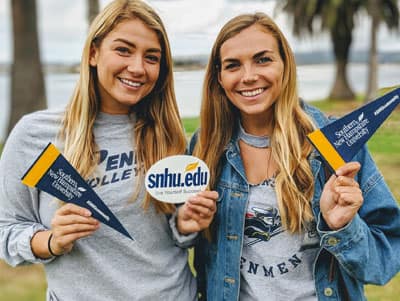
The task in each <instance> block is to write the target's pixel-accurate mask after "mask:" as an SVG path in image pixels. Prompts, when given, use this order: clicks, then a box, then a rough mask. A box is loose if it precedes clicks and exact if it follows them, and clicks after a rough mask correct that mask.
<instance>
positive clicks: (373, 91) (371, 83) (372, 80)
mask: <svg viewBox="0 0 400 301" xmlns="http://www.w3.org/2000/svg"><path fill="white" fill-rule="evenodd" d="M379 23H380V22H379V17H378V16H377V15H376V13H375V14H373V15H372V22H371V45H370V50H369V61H368V82H367V93H366V95H365V100H364V102H369V101H371V100H373V99H374V98H375V97H376V96H377V91H378V51H377V46H376V38H377V31H378V27H379Z"/></svg>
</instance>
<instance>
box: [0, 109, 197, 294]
mask: <svg viewBox="0 0 400 301" xmlns="http://www.w3.org/2000/svg"><path fill="white" fill-rule="evenodd" d="M61 116H62V112H61V111H50V110H46V111H40V112H36V113H33V114H30V115H27V116H25V117H23V118H22V119H21V121H20V122H19V123H18V124H17V125H16V127H15V128H14V130H13V131H12V133H11V134H10V136H9V137H8V140H7V142H6V145H5V147H4V150H3V153H2V156H1V159H0V257H1V258H2V259H4V260H5V261H6V262H7V263H8V264H10V265H12V266H16V265H20V264H27V263H44V266H45V270H46V275H47V282H48V291H47V300H62V301H64V300H71V301H72V300H73V301H76V300H104V301H105V300H107V301H110V300H146V301H147V300H184V301H186V300H195V299H196V297H195V293H196V284H195V280H194V278H193V276H192V274H191V272H190V269H189V266H188V264H187V250H185V249H183V248H181V247H178V245H179V246H183V245H185V243H188V242H190V241H191V240H192V239H193V235H192V236H190V237H184V236H180V235H179V234H178V233H177V231H176V227H175V225H174V220H175V219H174V218H171V219H169V220H168V218H167V217H166V215H164V214H157V213H156V212H155V209H154V207H153V206H151V207H150V208H149V209H148V210H147V211H144V210H143V208H142V207H141V204H142V199H143V195H144V192H143V191H142V192H141V195H140V198H139V199H138V200H136V201H133V202H132V201H131V200H130V198H131V196H132V193H133V190H134V187H135V181H136V177H135V173H136V164H135V162H134V160H133V158H134V155H133V146H132V145H133V143H134V142H133V135H132V129H133V121H132V120H131V118H130V117H129V116H127V115H126V116H124V115H108V114H104V113H100V114H99V116H98V118H97V120H96V123H95V129H94V135H95V139H96V143H97V145H98V146H99V149H100V154H101V159H100V163H99V165H98V166H97V170H96V172H95V173H94V174H93V176H92V177H90V178H89V179H87V181H88V183H89V184H90V185H91V186H92V188H93V189H94V190H95V191H96V193H97V194H98V195H99V196H100V198H101V199H102V200H103V201H104V202H105V203H106V204H107V205H108V207H109V208H110V209H111V211H112V212H113V213H114V214H115V216H116V217H117V218H118V219H119V220H120V222H121V223H122V224H123V225H124V227H125V228H126V229H127V231H128V232H129V233H130V234H131V235H132V236H133V237H134V238H135V241H131V240H130V239H128V238H126V237H125V236H123V235H121V234H120V233H119V232H116V231H115V230H113V229H112V228H110V227H108V226H106V225H104V224H102V225H101V227H100V228H99V229H98V230H97V231H96V232H95V233H94V234H93V235H91V236H90V237H87V238H82V239H80V240H78V241H76V242H75V244H74V247H73V250H72V251H71V252H70V253H68V254H65V255H63V256H60V257H57V258H50V259H48V260H41V259H39V258H36V257H35V256H34V255H33V253H32V251H31V247H30V240H31V238H32V236H33V235H34V234H35V233H36V232H37V231H40V230H47V229H50V223H51V219H52V217H53V215H54V212H55V210H57V209H58V208H59V206H60V204H59V203H58V202H57V201H55V200H54V198H53V197H52V196H50V195H49V194H47V193H45V192H41V191H38V190H37V189H32V188H28V187H27V186H25V185H23V184H22V183H21V180H20V179H21V177H22V176H23V175H24V173H25V171H26V170H27V169H28V168H29V167H30V165H31V164H32V163H33V162H34V160H35V159H36V157H37V156H38V155H39V154H40V152H41V151H42V150H43V149H44V147H45V146H46V145H47V144H48V143H49V142H53V143H54V144H56V146H57V147H58V148H59V149H60V151H61V152H62V150H63V146H62V145H60V143H58V142H57V140H56V136H57V133H58V131H59V129H60V121H61Z"/></svg>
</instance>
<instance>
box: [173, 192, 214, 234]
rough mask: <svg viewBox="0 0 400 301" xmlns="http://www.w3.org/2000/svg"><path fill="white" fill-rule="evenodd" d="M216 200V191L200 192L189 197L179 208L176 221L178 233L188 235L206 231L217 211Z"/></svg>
mask: <svg viewBox="0 0 400 301" xmlns="http://www.w3.org/2000/svg"><path fill="white" fill-rule="evenodd" d="M217 199H218V192H216V191H202V192H199V193H198V194H197V195H195V196H192V197H190V198H189V199H188V200H187V202H186V203H185V204H184V205H182V206H181V207H180V208H179V212H178V221H177V224H178V230H179V232H180V233H182V234H189V233H193V232H199V231H201V230H204V229H206V228H207V227H208V226H209V225H210V224H211V222H212V220H213V217H214V213H215V211H216V210H217V206H216V204H215V202H216V200H217Z"/></svg>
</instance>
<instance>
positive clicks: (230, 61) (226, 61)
mask: <svg viewBox="0 0 400 301" xmlns="http://www.w3.org/2000/svg"><path fill="white" fill-rule="evenodd" d="M266 53H273V51H272V50H267V49H266V50H261V51H259V52H257V53H256V54H254V55H253V59H258V58H259V57H262V56H263V55H265V54H266ZM237 61H239V60H238V59H235V58H227V59H224V60H223V61H222V64H224V63H233V62H237Z"/></svg>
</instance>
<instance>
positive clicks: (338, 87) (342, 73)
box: [329, 24, 355, 100]
mask: <svg viewBox="0 0 400 301" xmlns="http://www.w3.org/2000/svg"><path fill="white" fill-rule="evenodd" d="M342 25H343V24H342ZM331 39H332V44H333V51H334V56H335V62H336V77H335V82H334V84H333V87H332V89H331V92H330V95H329V98H332V99H343V100H347V99H354V97H355V95H354V92H353V91H352V89H351V88H350V85H349V81H348V79H347V63H348V61H349V52H350V45H351V42H352V34H351V30H349V29H346V28H344V27H342V26H340V25H339V24H338V26H335V27H334V28H333V29H332V30H331Z"/></svg>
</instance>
